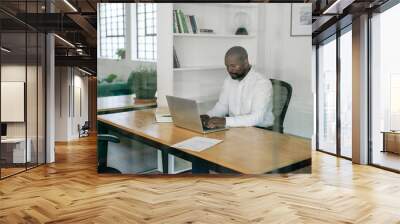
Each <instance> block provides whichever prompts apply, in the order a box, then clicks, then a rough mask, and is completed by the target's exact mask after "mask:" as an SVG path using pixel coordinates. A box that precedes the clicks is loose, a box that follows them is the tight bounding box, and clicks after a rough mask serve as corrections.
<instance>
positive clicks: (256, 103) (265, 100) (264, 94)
mask: <svg viewBox="0 0 400 224" xmlns="http://www.w3.org/2000/svg"><path fill="white" fill-rule="evenodd" d="M252 91H254V92H253V95H252V98H251V99H248V100H251V111H250V113H248V114H244V115H239V116H234V117H227V118H226V126H227V127H249V126H256V125H259V124H261V123H262V122H263V121H264V117H265V114H266V113H267V112H268V110H272V85H271V83H270V82H268V81H264V80H263V81H261V82H258V83H257V84H256V85H255V88H254V89H253V90H252Z"/></svg>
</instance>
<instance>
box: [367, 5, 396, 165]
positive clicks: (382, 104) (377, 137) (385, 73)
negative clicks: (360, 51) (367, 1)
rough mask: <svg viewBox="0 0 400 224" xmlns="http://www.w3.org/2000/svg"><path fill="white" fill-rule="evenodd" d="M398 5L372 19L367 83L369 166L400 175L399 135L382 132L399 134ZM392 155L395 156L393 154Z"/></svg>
mask: <svg viewBox="0 0 400 224" xmlns="http://www.w3.org/2000/svg"><path fill="white" fill-rule="evenodd" d="M399 20H400V4H397V5H395V6H393V7H391V8H389V9H387V10H386V11H383V12H382V13H377V14H374V15H373V17H372V18H371V35H372V37H371V42H372V43H371V44H372V49H371V60H372V64H371V65H372V71H371V80H370V86H371V89H370V91H371V92H370V95H371V98H370V104H371V108H370V109H371V111H370V120H371V125H370V133H371V140H372V144H371V149H372V151H371V162H372V164H374V165H378V166H382V167H386V168H389V169H394V170H397V171H400V156H399V154H397V151H395V150H393V149H396V150H397V149H398V147H399V146H398V144H399V142H400V141H399V139H400V137H399V136H400V135H399V134H393V135H389V134H388V135H386V134H385V135H386V137H388V136H390V137H388V139H385V135H384V134H383V132H386V133H388V132H390V131H400V101H399V95H400V63H399V56H398V54H399V50H400V43H399V39H400V33H399V32H398V28H397V27H398V25H397V23H398V21H399ZM393 152H394V153H393Z"/></svg>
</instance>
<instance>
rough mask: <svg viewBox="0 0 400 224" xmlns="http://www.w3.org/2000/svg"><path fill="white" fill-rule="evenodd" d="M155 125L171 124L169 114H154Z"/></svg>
mask: <svg viewBox="0 0 400 224" xmlns="http://www.w3.org/2000/svg"><path fill="white" fill-rule="evenodd" d="M156 122H157V123H171V122H172V117H171V115H170V114H156Z"/></svg>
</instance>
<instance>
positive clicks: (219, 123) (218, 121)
mask: <svg viewBox="0 0 400 224" xmlns="http://www.w3.org/2000/svg"><path fill="white" fill-rule="evenodd" d="M225 125H226V119H225V118H224V117H212V118H210V119H208V122H207V126H206V127H207V128H224V127H225Z"/></svg>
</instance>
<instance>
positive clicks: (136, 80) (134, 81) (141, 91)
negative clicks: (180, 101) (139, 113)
mask: <svg viewBox="0 0 400 224" xmlns="http://www.w3.org/2000/svg"><path fill="white" fill-rule="evenodd" d="M128 86H130V87H131V88H132V89H133V91H132V92H133V93H135V95H136V97H135V102H136V103H151V102H155V101H156V97H155V94H156V91H157V72H156V70H155V69H153V68H148V67H140V68H139V69H138V70H135V71H132V72H131V74H130V75H129V79H128Z"/></svg>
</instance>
